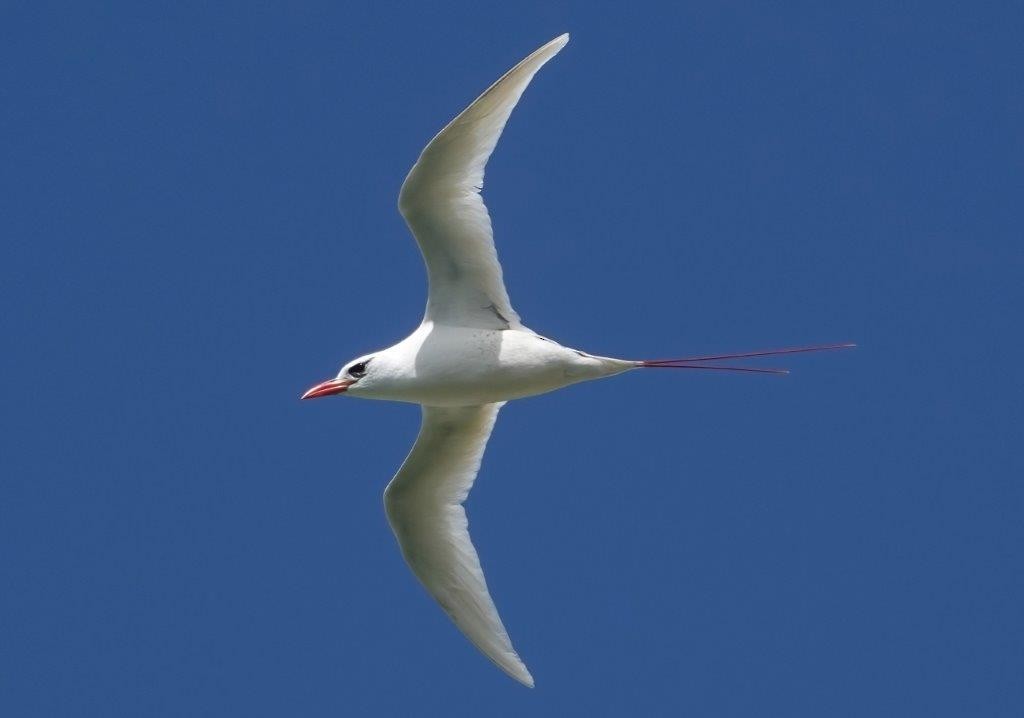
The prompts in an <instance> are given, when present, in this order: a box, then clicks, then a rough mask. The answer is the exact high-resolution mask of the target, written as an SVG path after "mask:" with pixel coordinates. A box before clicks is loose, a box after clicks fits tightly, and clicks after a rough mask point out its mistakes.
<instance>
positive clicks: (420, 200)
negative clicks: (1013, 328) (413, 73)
mask: <svg viewBox="0 0 1024 718" xmlns="http://www.w3.org/2000/svg"><path fill="white" fill-rule="evenodd" d="M568 41H569V36H568V35H562V36H560V37H557V38H555V39H554V40H552V41H551V42H549V43H547V44H546V45H544V46H543V47H541V48H540V49H539V50H537V51H536V52H534V53H533V54H531V55H530V56H528V57H527V58H526V59H525V60H523V61H522V62H520V63H519V64H518V65H516V66H515V67H514V68H512V69H511V70H509V71H508V72H507V73H506V74H505V75H503V76H502V77H501V79H499V80H498V81H497V82H496V83H494V84H493V85H492V86H491V87H490V88H489V89H488V90H487V91H485V92H484V93H483V94H482V95H480V97H478V98H477V99H476V100H475V101H474V102H473V103H472V104H470V106H469V107H467V108H466V109H465V110H464V111H463V112H462V113H461V114H459V115H458V116H457V117H456V118H455V119H454V120H452V121H451V122H450V123H448V125H447V126H446V127H445V128H444V129H443V130H441V132H439V133H438V134H437V136H435V137H434V139H433V140H431V141H430V143H429V144H428V145H427V147H426V148H425V149H424V150H423V152H422V154H421V155H420V157H419V159H418V160H417V162H416V164H415V165H414V166H413V168H412V170H411V171H410V172H409V175H408V177H406V180H405V182H404V184H403V185H402V190H401V192H400V194H399V201H398V206H399V210H400V211H401V213H402V215H403V216H404V217H405V220H406V222H407V223H408V225H409V228H410V229H411V230H412V233H413V235H414V236H415V237H416V241H417V244H418V245H419V248H420V251H421V252H422V254H423V259H424V262H425V264H426V268H427V276H428V280H429V285H430V289H429V296H428V298H427V308H426V311H425V313H424V318H423V321H422V323H421V324H420V326H419V327H418V328H417V329H416V330H415V331H414V332H413V333H412V334H410V335H409V336H408V337H406V338H405V339H403V340H402V341H400V342H399V343H397V344H395V345H394V346H391V347H389V348H387V349H383V350H381V351H378V352H374V353H372V354H367V355H365V356H362V357H358V358H356V359H354V360H352V361H351V362H349V363H348V364H346V365H345V366H344V367H342V369H341V371H340V372H339V374H338V376H337V377H335V378H334V379H331V380H328V381H326V382H323V383H321V384H319V385H317V386H315V387H313V388H312V389H310V390H309V391H307V392H306V393H305V394H304V395H303V397H302V398H304V399H308V398H316V397H321V396H330V395H335V394H342V393H348V394H351V395H352V396H359V397H364V398H367V399H385V400H391V401H402V402H412V403H416V404H420V405H421V406H422V407H423V409H422V413H423V421H422V425H421V427H420V433H419V436H418V437H417V439H416V443H415V445H414V446H413V448H412V451H411V452H410V453H409V456H408V457H407V458H406V460H405V462H404V463H403V464H402V467H401V469H399V471H398V473H397V474H396V475H395V477H394V478H393V479H392V481H391V483H390V484H388V487H387V489H386V491H385V495H384V496H385V499H384V504H385V508H386V511H387V516H388V521H389V523H390V524H391V528H392V529H393V531H394V533H395V536H396V538H397V539H398V543H399V546H400V548H401V550H402V554H403V556H404V557H405V559H406V561H407V563H408V564H409V567H410V568H411V569H412V571H413V573H415V574H416V576H417V577H418V578H419V579H420V581H421V582H422V583H423V585H424V587H426V589H427V591H429V592H430V594H431V595H432V596H433V597H434V598H435V599H436V600H437V602H438V603H440V604H441V606H442V607H443V608H444V610H445V611H446V612H447V613H448V615H449V616H450V617H451V619H452V620H453V621H454V622H455V624H456V625H457V626H458V627H459V629H460V630H462V632H463V633H464V634H465V635H466V637H467V638H469V640H470V641H472V642H473V644H474V645H475V646H476V647H477V648H479V649H480V650H481V651H482V652H483V653H484V654H485V655H486V656H487V657H488V658H490V659H491V660H492V661H494V663H495V664H497V665H498V667H500V668H501V669H502V670H504V671H505V672H506V673H508V674H509V675H510V676H512V677H513V678H515V679H516V680H518V681H520V682H521V683H523V684H525V685H528V686H532V685H533V678H532V677H531V676H530V673H529V671H527V669H526V666H525V665H524V664H523V662H522V660H520V658H519V656H518V655H517V654H516V652H515V650H514V649H513V648H512V642H511V641H510V640H509V637H508V634H507V633H506V631H505V627H504V626H503V625H502V623H501V619H500V618H499V617H498V611H497V609H496V608H495V606H494V603H493V601H492V600H491V596H490V593H489V592H488V590H487V583H486V581H485V580H484V574H483V571H482V569H481V567H480V561H479V559H478V558H477V554H476V550H475V549H474V547H473V544H472V542H471V541H470V538H469V530H468V521H467V519H466V512H465V510H464V509H463V507H462V502H463V501H464V500H465V498H466V496H467V494H468V493H469V489H470V488H471V486H472V484H473V481H474V479H475V478H476V474H477V470H478V469H479V468H480V460H481V458H482V456H483V452H484V448H485V447H486V445H487V439H488V438H489V436H490V434H491V429H492V428H493V427H494V422H495V419H496V418H497V415H498V411H499V410H500V409H501V406H502V405H503V403H504V402H506V401H509V400H511V399H519V398H522V397H526V396H532V395H535V394H542V393H544V392H548V391H552V390H554V389H559V388H561V387H564V386H568V385H570V384H576V383H578V382H582V381H587V380H590V379H600V378H603V377H609V376H613V375H615V374H620V373H622V372H625V371H629V370H630V369H636V368H640V367H655V368H664V367H668V368H681V369H720V370H729V371H750V372H770V373H781V372H780V370H773V369H756V368H738V367H725V366H719V365H716V364H709V363H708V362H711V361H715V360H718V359H725V358H738V357H750V356H763V355H766V354H780V353H792V352H796V351H812V350H815V349H821V348H838V347H839V346H843V345H833V346H829V347H811V348H802V349H787V350H776V351H769V352H754V353H748V354H738V355H724V356H716V357H691V358H688V359H669V360H654V361H633V360H624V359H612V358H608V357H601V356H594V355H591V354H588V353H586V352H582V351H579V350H576V349H571V348H569V347H565V346H562V345H561V344H559V343H557V342H555V341H552V340H550V339H547V338H545V337H542V336H540V335H539V334H536V333H534V332H533V331H531V330H530V329H528V328H526V327H525V326H523V324H522V322H521V321H520V319H519V315H518V314H517V313H516V311H515V310H514V309H513V308H512V304H511V302H510V300H509V297H508V292H507V291H506V289H505V284H504V281H503V279H502V271H501V265H500V264H499V263H498V256H497V252H496V250H495V247H494V239H493V236H492V232H491V220H490V217H489V215H488V213H487V208H486V206H485V205H484V202H483V199H482V198H481V196H480V190H481V188H482V186H483V176H484V166H485V165H486V163H487V159H488V158H489V157H490V155H491V152H492V151H493V150H494V147H495V145H496V144H497V142H498V138H499V137H500V135H501V131H502V129H503V128H504V126H505V122H506V121H507V120H508V117H509V115H510V114H511V112H512V109H513V108H514V107H515V105H516V103H517V102H518V101H519V97H520V96H521V95H522V93H523V91H524V90H525V89H526V86H527V85H528V84H529V83H530V80H531V79H532V78H533V76H534V74H535V73H536V72H537V70H539V69H540V68H541V66H542V65H544V63H546V62H547V61H548V60H550V59H551V58H552V57H554V55H555V54H557V53H558V51H559V50H561V49H562V47H564V46H565V44H566V43H567V42H568Z"/></svg>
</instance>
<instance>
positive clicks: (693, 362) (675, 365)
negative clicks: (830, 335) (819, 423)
mask: <svg viewBox="0 0 1024 718" xmlns="http://www.w3.org/2000/svg"><path fill="white" fill-rule="evenodd" d="M855 346H857V345H856V344H853V343H851V342H847V343H844V344H817V345H814V346H807V347H787V348H785V349H763V350H760V351H753V352H742V353H739V354H708V355H705V356H696V357H683V358H682V359H647V360H644V361H639V362H637V366H639V367H645V368H648V369H711V370H717V371H742V372H751V373H754V374H788V373H789V371H788V370H786V369H761V368H753V367H738V366H722V365H719V364H705V363H704V362H710V361H720V360H722V359H755V358H759V357H766V356H776V355H779V354H803V353H805V352H822V351H832V350H836V349H851V348H853V347H855Z"/></svg>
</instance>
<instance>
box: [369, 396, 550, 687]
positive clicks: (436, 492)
mask: <svg viewBox="0 0 1024 718" xmlns="http://www.w3.org/2000/svg"><path fill="white" fill-rule="evenodd" d="M501 406H502V405H501V404H485V405H483V406H467V407H457V408H442V407H433V406H424V407H423V423H422V425H421V426H420V433H419V436H418V437H416V444H415V445H414V446H413V447H412V451H411V452H410V453H409V456H408V457H407V458H406V460H405V463H404V464H402V468H401V469H399V470H398V473H397V474H396V475H395V478H394V479H392V480H391V483H390V484H388V487H387V489H386V490H385V492H384V507H385V509H386V510H387V514H388V521H389V522H390V524H391V529H392V530H393V531H394V532H395V536H396V537H397V538H398V544H399V546H400V547H401V549H402V555H403V556H405V560H406V562H407V563H408V564H409V567H410V568H411V569H412V571H413V573H415V574H416V577H417V578H419V580H420V581H421V582H422V583H423V585H424V587H426V589H427V591H429V592H430V595H431V596H433V597H434V598H435V599H436V600H437V602H438V603H439V604H441V607H442V608H443V609H444V610H445V611H446V612H447V613H448V615H449V616H450V617H451V619H452V621H454V622H455V625H456V626H458V627H459V630H461V631H462V632H463V633H464V634H465V635H466V637H467V638H468V639H469V640H470V641H472V642H473V645H475V646H476V647H477V648H479V649H480V650H481V651H482V652H483V653H484V655H486V656H487V657H488V658H490V659H491V660H492V661H494V662H495V663H496V664H497V665H498V667H499V668H501V669H502V670H503V671H505V672H506V673H508V674H509V675H510V676H512V677H513V678H515V679H516V680H517V681H519V682H521V683H523V684H525V685H527V686H531V687H532V686H533V677H532V676H531V675H530V672H529V671H528V670H527V669H526V666H525V665H523V662H522V661H521V660H520V658H519V656H518V655H517V654H516V652H515V649H514V648H512V642H511V641H510V640H509V637H508V633H506V632H505V627H504V626H503V625H502V623H501V618H500V617H499V616H498V609H496V608H495V607H494V602H493V601H492V600H491V595H490V593H488V592H487V582H486V581H485V580H484V572H483V570H482V569H481V568H480V559H479V558H478V557H477V555H476V549H474V548H473V542H472V541H471V540H470V538H469V521H468V519H467V518H466V510H465V509H464V508H463V507H462V502H463V501H465V500H466V495H467V494H469V489H470V487H472V485H473V481H474V479H476V474H477V471H478V470H479V469H480V459H481V458H482V457H483V454H484V448H485V447H486V446H487V439H488V437H490V435H491V429H492V428H493V427H494V420H495V419H496V418H497V416H498V410H499V409H500V408H501Z"/></svg>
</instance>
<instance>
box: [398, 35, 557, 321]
mask: <svg viewBox="0 0 1024 718" xmlns="http://www.w3.org/2000/svg"><path fill="white" fill-rule="evenodd" d="M567 42H569V36H568V35H561V36H559V37H557V38H555V39H554V40H552V41H551V42H549V43H547V44H546V45H544V46H543V47H542V48H540V49H539V50H537V51H536V52H534V53H533V54H532V55H530V56H529V57H527V58H526V59H525V60H523V61H522V62H520V63H519V64H518V65H516V66H515V67H513V68H512V69H511V70H509V71H508V72H507V73H505V75H503V76H502V78H501V79H500V80H498V81H497V82H495V83H494V84H493V85H491V87H490V88H488V89H487V91H485V92H484V93H483V94H482V95H480V97H478V98H477V99H476V100H475V101H474V102H473V103H472V104H471V105H470V106H469V107H467V108H466V109H465V110H463V111H462V113H461V114H459V116H458V117H456V118H455V119H454V120H452V121H451V122H449V123H448V126H447V127H445V128H444V129H443V130H441V131H440V132H439V133H438V134H437V136H435V137H434V139H432V140H431V141H430V143H429V144H428V145H427V146H426V148H425V149H424V150H423V152H422V154H420V157H419V159H418V160H417V161H416V164H415V165H414V166H413V168H412V169H411V170H410V171H409V175H408V177H406V178H405V182H404V183H403V185H402V191H401V193H400V194H399V197H398V208H399V211H400V212H401V213H402V216H403V217H405V221H406V223H408V225H409V229H411V230H412V233H413V235H415V237H416V241H417V242H418V243H419V247H420V251H421V252H422V253H423V259H424V261H425V262H426V265H427V275H428V280H429V284H430V289H429V297H428V300H427V309H426V313H425V314H424V321H432V322H434V323H438V324H452V325H455V326H462V327H479V328H483V329H506V328H509V327H511V328H519V327H521V326H522V325H521V324H520V322H519V315H518V314H516V312H515V310H514V309H512V304H511V302H510V301H509V298H508V292H507V291H506V290H505V283H504V280H503V279H502V274H501V265H500V264H499V263H498V254H497V251H496V250H495V248H494V235H493V232H492V230H491V218H490V215H488V213H487V207H486V206H485V205H484V201H483V198H482V197H481V196H480V190H481V189H482V188H483V182H484V167H485V166H486V164H487V159H488V158H489V157H490V156H491V153H492V152H493V151H494V147H495V145H497V144H498V138H499V137H500V136H501V132H502V130H503V129H504V128H505V123H506V122H507V121H508V118H509V115H510V114H511V113H512V109H513V108H514V107H515V106H516V103H518V102H519V98H520V96H521V95H522V94H523V91H524V90H525V89H526V87H527V85H529V84H530V80H531V79H533V76H534V74H536V72H537V71H538V70H539V69H540V68H541V67H542V66H543V65H544V63H546V62H547V61H548V60H550V59H551V58H552V57H554V56H555V55H556V54H557V53H558V51H559V50H561V49H562V48H563V47H564V46H565V44H566V43H567Z"/></svg>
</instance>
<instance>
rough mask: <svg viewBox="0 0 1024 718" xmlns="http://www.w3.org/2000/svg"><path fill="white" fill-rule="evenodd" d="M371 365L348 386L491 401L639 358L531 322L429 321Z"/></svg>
mask: <svg viewBox="0 0 1024 718" xmlns="http://www.w3.org/2000/svg"><path fill="white" fill-rule="evenodd" d="M372 366H373V372H372V373H368V374H367V376H366V377H365V378H364V379H363V380H362V381H359V382H356V383H355V384H353V385H352V386H351V387H350V388H349V389H348V393H349V394H351V395H352V396H360V397H364V398H367V399H385V400H389V401H405V402H412V403H414V404H426V405H429V406H445V407H452V406H472V405H476V404H491V403H494V402H499V401H509V400H511V399H521V398H523V397H526V396H533V395H535V394H543V393H545V392H548V391H552V390H554V389H560V388H562V387H564V386H568V385H570V384H575V383H577V382H581V381H586V380H588V379H599V378H601V377H605V376H612V375H613V374H619V373H621V372H624V371H627V370H629V369H632V368H634V367H636V366H637V363H636V362H633V361H625V360H621V359H611V358H608V357H597V356H592V355H590V354H587V353H585V352H581V351H579V350H576V349H570V348H568V347H563V346H562V345H561V344H559V343H557V342H555V341H553V340H551V339H547V338H545V337H542V336H540V335H539V334H536V333H534V332H532V331H529V330H527V329H505V330H495V329H478V328H475V327H456V326H451V325H446V324H435V323H434V322H424V323H423V324H421V325H420V326H419V327H418V328H417V329H416V331H414V332H413V333H412V334H410V335H409V336H408V337H406V338H405V339H403V340H402V341H401V342H399V343H398V344H395V345H394V346H392V347H389V348H388V349H384V350H382V351H379V352H376V353H374V355H373V358H372Z"/></svg>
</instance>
